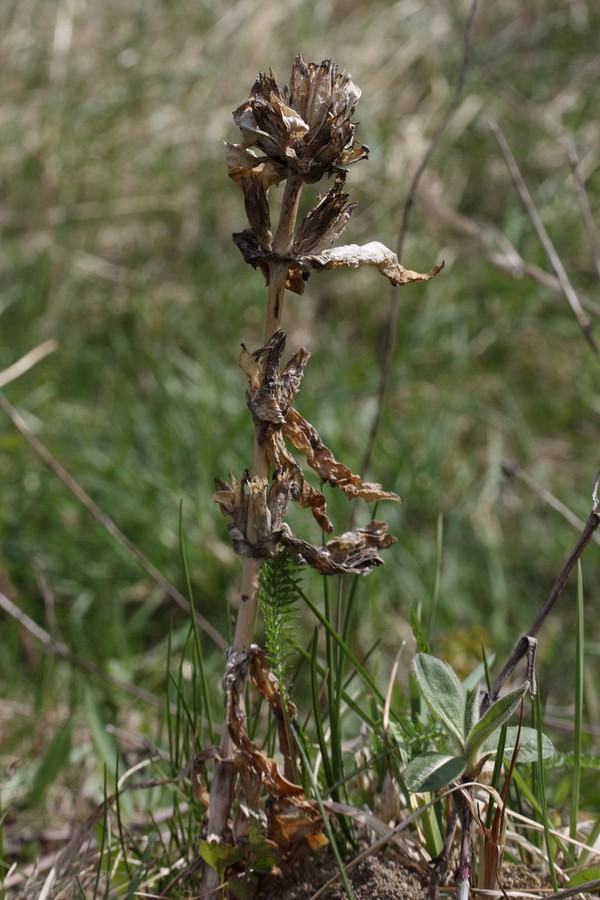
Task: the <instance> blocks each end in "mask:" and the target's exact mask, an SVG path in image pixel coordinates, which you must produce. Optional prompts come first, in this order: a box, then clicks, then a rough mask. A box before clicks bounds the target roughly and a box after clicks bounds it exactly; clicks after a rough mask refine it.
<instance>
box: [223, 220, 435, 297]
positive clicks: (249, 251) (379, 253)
mask: <svg viewBox="0 0 600 900" xmlns="http://www.w3.org/2000/svg"><path fill="white" fill-rule="evenodd" d="M233 240H234V243H235V244H236V246H237V247H238V249H239V250H240V252H241V254H242V256H243V257H244V259H245V260H246V262H247V263H250V265H252V266H253V267H254V268H256V267H257V266H258V267H259V268H261V269H262V270H263V271H264V270H265V268H266V269H268V267H269V265H270V264H271V263H287V264H288V267H289V270H290V273H291V274H290V276H289V277H290V280H292V278H293V275H294V273H296V278H298V277H301V276H302V275H304V276H306V275H307V274H309V273H310V272H322V271H325V270H327V269H339V268H349V269H357V268H359V267H360V266H373V267H374V268H376V269H378V270H379V272H381V274H382V275H384V276H385V277H386V278H387V279H388V281H389V282H390V283H391V284H392V285H394V286H396V287H400V286H401V285H404V284H411V283H413V282H421V281H429V280H430V279H431V278H434V277H435V276H436V275H437V274H438V273H439V272H440V271H441V270H442V269H443V267H444V264H443V263H441V265H438V266H434V268H433V269H431V271H429V272H425V273H422V272H413V271H412V270H411V269H405V268H404V266H403V265H402V264H401V263H400V261H399V259H398V257H397V256H396V254H395V253H394V252H393V251H392V250H389V249H388V248H387V247H386V246H385V244H381V243H380V242H379V241H371V242H370V243H369V244H364V245H363V246H359V245H358V244H347V245H346V246H344V247H332V248H330V249H328V250H322V251H320V252H319V253H312V254H298V255H287V256H285V255H281V254H277V253H273V252H270V251H265V250H264V249H263V248H262V247H261V246H260V244H259V242H258V240H257V238H256V235H255V234H254V232H253V231H252V230H251V229H249V228H247V229H246V230H245V231H242V232H239V233H238V234H234V235H233Z"/></svg>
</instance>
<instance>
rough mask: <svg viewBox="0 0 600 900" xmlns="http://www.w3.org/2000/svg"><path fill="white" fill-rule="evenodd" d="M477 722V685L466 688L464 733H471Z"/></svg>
mask: <svg viewBox="0 0 600 900" xmlns="http://www.w3.org/2000/svg"><path fill="white" fill-rule="evenodd" d="M478 722H479V685H476V686H475V687H474V688H471V690H467V702H466V705H465V734H466V735H469V734H471V731H472V730H473V728H474V727H475V726H476V725H477V723H478Z"/></svg>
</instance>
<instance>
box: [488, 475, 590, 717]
mask: <svg viewBox="0 0 600 900" xmlns="http://www.w3.org/2000/svg"><path fill="white" fill-rule="evenodd" d="M599 484H600V472H599V473H598V475H597V476H596V480H595V481H594V488H593V491H592V504H593V505H592V510H591V512H590V514H589V516H588V520H587V522H586V523H585V524H584V527H583V530H582V532H581V534H580V536H579V540H578V541H577V543H576V545H575V547H574V548H573V550H572V552H571V554H570V556H569V558H568V559H567V561H566V563H565V564H564V566H563V568H562V570H561V572H560V574H559V576H558V578H557V579H556V581H555V582H554V584H553V585H552V588H551V590H550V593H549V594H548V596H547V598H546V600H545V601H544V603H543V604H542V606H541V608H540V611H539V613H538V615H537V617H536V619H535V621H534V623H533V625H532V626H531V628H530V629H529V631H528V632H527V634H525V635H523V636H522V637H521V638H519V640H518V641H517V643H516V644H515V646H514V648H513V650H512V652H511V654H510V656H509V658H508V660H507V661H506V663H505V665H504V668H503V669H502V671H501V672H500V674H499V675H498V677H497V678H496V681H495V682H494V684H493V687H492V689H491V691H490V692H489V694H487V696H486V697H485V698H484V703H483V708H484V709H487V708H489V706H491V704H492V703H493V702H494V701H495V700H496V699H497V697H498V696H499V694H500V691H501V690H502V687H503V685H504V684H505V682H506V681H507V679H508V678H509V677H510V676H511V675H512V673H513V672H514V670H515V668H516V667H517V665H518V663H519V662H520V661H521V660H522V659H523V657H524V656H526V655H529V654H530V653H531V651H532V642H534V641H535V636H536V634H537V633H538V631H539V629H540V628H541V626H542V624H543V623H544V621H545V620H546V618H547V617H548V615H549V614H550V612H551V610H552V608H553V606H554V604H555V603H556V601H557V600H558V598H559V597H560V595H561V593H562V591H563V588H564V586H565V584H566V583H567V581H568V579H569V576H570V574H571V572H572V571H573V569H574V568H575V566H576V565H577V562H578V561H579V560H580V559H581V556H582V554H583V551H584V550H585V548H586V547H587V545H588V544H589V542H590V540H591V539H592V537H593V535H594V532H595V531H596V529H597V528H598V525H600V500H599V499H598V486H599Z"/></svg>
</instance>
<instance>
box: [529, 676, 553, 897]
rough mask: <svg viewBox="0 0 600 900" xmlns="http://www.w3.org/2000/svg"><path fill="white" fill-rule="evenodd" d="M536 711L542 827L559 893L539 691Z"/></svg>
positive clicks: (536, 698) (535, 704) (551, 869)
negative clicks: (543, 750) (549, 811)
mask: <svg viewBox="0 0 600 900" xmlns="http://www.w3.org/2000/svg"><path fill="white" fill-rule="evenodd" d="M534 709H535V724H536V728H537V735H538V762H537V770H538V788H539V801H540V807H541V813H542V825H543V826H544V841H545V844H546V853H547V854H548V870H549V873H550V880H551V881H552V887H553V888H554V891H555V892H557V891H558V879H557V877H556V869H555V867H554V846H553V841H552V835H551V834H550V828H551V824H550V819H549V817H548V804H547V797H546V778H545V770H544V757H543V755H542V737H543V735H542V704H541V701H540V692H539V689H538V692H537V694H536V695H535V699H534Z"/></svg>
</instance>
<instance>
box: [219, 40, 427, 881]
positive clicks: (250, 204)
mask: <svg viewBox="0 0 600 900" xmlns="http://www.w3.org/2000/svg"><path fill="white" fill-rule="evenodd" d="M360 95H361V92H360V89H359V88H358V87H357V85H355V84H354V82H353V81H352V79H351V77H350V76H349V75H348V74H345V73H343V72H340V71H339V70H338V67H337V66H336V65H335V64H334V63H332V62H331V60H324V61H323V62H322V63H320V64H316V63H307V62H305V60H304V59H303V57H302V56H301V55H298V56H297V57H296V59H295V60H294V63H293V67H292V74H291V79H290V84H289V87H284V88H280V87H279V86H278V84H277V81H276V79H275V74H274V73H273V71H272V70H270V71H269V73H268V74H267V73H264V72H261V73H260V74H259V75H258V77H257V79H256V82H255V84H254V86H253V88H252V90H251V93H250V97H249V99H248V100H246V101H245V102H244V103H243V104H242V105H241V106H239V107H238V109H237V110H236V111H235V112H234V114H233V118H234V121H235V123H236V125H237V126H238V127H239V129H240V131H241V136H242V140H241V142H240V143H239V144H228V145H227V166H228V173H229V177H230V178H232V179H233V180H234V181H235V183H236V184H237V185H238V186H239V187H240V188H241V190H242V192H243V195H244V204H245V209H246V215H247V218H248V224H249V227H248V228H246V229H245V230H244V231H242V232H240V233H238V234H234V236H233V239H234V242H235V244H236V245H237V247H238V248H239V250H240V251H241V253H242V255H243V257H244V259H245V261H246V262H248V263H250V265H252V266H253V267H254V268H257V269H260V271H261V272H262V274H263V276H264V278H265V282H266V286H267V291H268V293H267V310H266V322H265V335H264V343H263V346H262V347H261V348H260V349H258V350H256V351H255V352H253V353H250V352H249V351H248V350H246V348H243V350H242V355H241V360H240V364H241V367H242V369H243V371H244V373H245V375H246V377H247V379H248V386H249V387H248V394H247V402H248V408H249V410H250V412H251V414H252V418H253V421H254V456H253V463H252V470H251V472H249V471H246V472H244V474H243V475H242V476H241V477H239V478H237V477H235V476H234V475H230V477H229V481H228V482H224V481H221V480H220V479H217V480H216V484H217V491H216V493H215V495H214V499H215V501H216V502H217V503H218V504H219V505H220V507H221V510H222V512H223V513H224V514H225V515H226V516H227V517H228V518H230V520H231V522H230V526H229V529H230V533H231V539H232V542H233V546H234V549H235V550H236V552H237V553H238V554H239V555H240V556H241V557H242V558H243V573H242V581H241V589H240V605H239V612H238V619H237V624H236V631H235V637H234V641H233V646H232V647H231V648H229V649H228V651H227V666H226V672H225V677H224V681H223V685H224V693H225V699H226V703H225V721H224V725H223V729H222V735H221V743H220V747H219V749H218V752H217V751H216V750H215V751H214V755H215V756H216V760H217V761H216V763H215V770H214V775H213V784H212V789H211V793H210V805H209V811H208V818H207V829H206V834H207V837H208V842H209V843H210V842H214V841H217V842H218V841H220V840H222V839H224V838H227V837H229V836H230V835H231V831H232V829H233V832H234V839H235V837H236V833H237V834H239V833H240V821H239V820H240V818H243V815H242V809H243V808H245V809H247V808H248V807H251V806H252V805H253V804H256V803H258V802H259V794H260V791H261V790H266V792H267V793H268V794H270V796H271V798H272V803H271V804H270V811H271V812H270V815H271V822H270V833H271V834H274V835H275V840H276V842H277V841H278V840H279V850H280V851H282V850H283V841H282V834H283V831H282V829H281V827H279V826H278V825H277V817H278V816H283V817H284V818H286V817H287V819H288V821H289V815H288V814H289V812H290V807H293V808H294V811H295V813H296V816H295V823H296V824H295V829H296V833H302V834H303V835H304V836H305V843H306V846H307V848H308V849H311V848H313V847H314V846H315V842H316V845H318V843H319V842H321V841H322V840H324V838H323V836H322V834H321V826H320V825H319V824H318V822H317V820H318V819H319V816H318V814H317V815H315V808H314V807H313V806H312V805H311V804H310V803H309V802H308V801H307V800H306V798H305V796H304V793H303V791H302V789H301V788H300V787H299V786H298V785H294V784H292V783H290V782H288V781H287V780H286V779H285V778H284V777H283V776H282V775H281V774H280V773H279V771H278V768H277V765H276V763H275V762H274V761H273V760H269V759H267V758H266V757H265V756H264V754H263V753H262V752H261V751H260V750H258V748H257V747H256V746H255V745H254V744H253V743H252V742H251V741H249V739H248V736H247V734H246V732H245V730H244V727H243V713H242V711H241V695H242V687H243V684H244V682H245V680H246V678H247V677H248V675H249V674H251V677H252V680H253V682H254V683H255V684H256V686H257V687H258V689H259V690H260V691H261V692H262V693H263V696H265V698H266V699H267V701H268V702H269V703H271V704H274V705H275V706H276V705H277V704H280V703H281V692H280V690H279V688H278V686H277V684H276V680H275V679H274V677H273V675H272V674H271V673H270V671H269V668H268V665H267V662H266V657H265V656H264V654H263V653H262V651H260V650H259V649H258V648H257V647H255V646H253V645H252V639H253V633H254V626H255V620H256V612H257V585H258V577H259V571H260V567H261V564H262V562H263V561H264V560H265V559H266V558H269V557H272V556H273V555H274V554H275V552H276V551H277V548H278V547H280V546H283V547H284V548H285V549H286V550H287V552H288V553H290V554H291V555H292V556H294V557H295V558H297V559H299V560H301V561H303V562H304V563H306V564H308V565H310V566H312V567H313V568H315V569H317V570H318V571H319V572H321V573H323V574H324V575H330V574H336V573H354V574H366V573H367V572H369V571H370V570H371V568H372V567H373V566H376V565H380V564H381V562H382V560H381V557H380V555H379V551H380V550H382V549H384V548H386V547H389V546H390V545H391V544H392V543H393V542H394V541H395V538H393V537H392V536H391V535H390V534H389V533H388V527H387V525H386V524H385V523H384V522H379V521H372V522H371V523H370V524H368V525H367V526H366V527H364V528H355V529H353V530H351V531H348V532H346V533H344V534H342V535H341V536H339V537H337V538H333V539H331V540H330V541H329V542H328V543H327V544H325V546H316V545H313V544H310V543H308V542H307V541H305V540H303V539H301V538H299V537H297V536H296V535H294V533H293V532H292V530H291V529H290V527H289V525H288V524H287V523H286V521H285V516H286V511H287V508H288V504H289V503H290V501H293V502H296V503H298V504H300V506H302V507H304V508H307V509H310V510H311V512H312V515H313V516H314V518H315V520H316V521H317V523H318V524H319V526H320V527H321V529H322V530H323V531H324V532H326V533H331V532H332V531H333V524H332V522H331V520H330V518H329V516H328V513H327V504H326V500H325V496H324V494H323V492H322V491H321V490H318V489H317V488H315V487H313V486H312V485H310V484H309V482H308V481H307V480H306V479H305V477H304V473H303V470H302V467H301V466H300V464H299V463H298V462H297V460H296V459H295V457H294V455H293V454H292V452H291V450H290V449H289V446H290V445H291V447H292V448H294V449H295V450H297V451H299V452H300V453H301V454H303V455H304V456H305V457H306V462H307V464H308V466H309V467H310V468H311V469H313V471H314V472H316V473H317V475H318V476H319V478H320V479H321V482H328V483H329V484H331V485H332V486H334V487H339V488H340V489H341V490H342V491H343V492H344V493H345V494H346V496H347V497H348V498H349V499H354V498H357V497H361V498H362V499H364V500H366V501H367V502H374V501H379V500H395V501H397V500H398V499H399V498H398V497H397V496H396V494H394V493H391V492H389V491H385V490H384V489H383V488H382V487H381V485H379V484H373V483H368V482H364V481H363V480H362V479H361V478H360V476H359V475H356V474H354V473H352V471H351V470H350V469H349V468H348V467H347V466H345V465H344V464H343V463H341V462H340V461H339V460H337V459H336V458H335V456H334V454H333V453H332V452H331V450H329V448H328V447H326V446H325V444H324V443H323V442H322V440H321V438H320V437H319V434H318V432H317V430H316V429H315V428H314V427H313V426H312V425H311V424H310V423H308V422H307V421H306V420H305V419H304V418H303V417H302V416H301V415H300V413H299V412H298V411H297V410H296V409H295V408H294V406H293V402H294V399H295V395H296V393H297V391H298V388H299V386H300V382H301V380H302V377H303V375H304V371H305V368H306V364H307V362H308V358H309V353H308V351H307V350H306V349H305V348H303V347H301V348H300V349H298V350H297V351H296V352H295V353H294V354H293V355H292V357H291V359H290V360H289V361H288V362H287V363H286V364H285V365H283V366H282V365H281V359H282V356H283V353H284V349H285V344H286V334H285V333H284V332H283V331H282V330H281V321H282V314H283V307H284V296H285V292H286V290H287V291H291V292H292V293H296V294H302V293H303V291H304V288H305V285H306V282H307V281H308V279H309V276H310V275H311V274H312V273H316V272H319V271H322V270H326V269H333V268H340V267H347V268H358V267H359V266H365V265H367V266H373V267H375V268H376V269H378V270H379V271H380V272H381V274H382V275H384V276H385V277H386V278H387V279H388V281H389V282H390V283H391V284H392V285H404V284H409V283H411V282H415V281H416V282H423V281H427V280H429V279H430V278H432V277H433V276H434V275H436V274H437V272H438V271H439V269H440V268H441V267H440V266H436V267H435V268H434V269H432V270H431V271H430V272H428V273H426V274H420V273H418V272H413V271H410V270H408V269H405V268H404V266H402V265H401V263H400V262H399V260H398V258H397V256H396V254H395V253H393V252H392V251H391V250H389V249H388V248H387V247H385V246H384V245H383V244H381V243H378V242H371V243H368V244H365V245H364V246H357V245H355V244H350V245H346V246H336V245H335V244H336V241H337V240H338V238H339V237H340V235H341V233H342V231H343V230H344V228H345V226H346V225H347V223H348V221H349V219H350V217H351V215H352V213H353V212H354V209H355V207H356V204H355V203H352V202H350V198H349V194H348V193H346V192H345V191H344V185H345V181H346V176H347V171H346V166H348V165H350V164H351V163H355V162H358V161H359V160H361V159H366V157H367V156H368V148H367V147H366V146H364V145H362V144H359V143H358V142H357V141H356V140H355V138H354V131H355V127H356V126H355V124H354V122H353V121H352V117H353V114H354V112H355V109H356V105H357V103H358V100H359V97H360ZM324 177H329V178H333V184H332V186H331V187H330V188H329V190H328V191H327V192H326V193H325V194H324V195H323V196H317V198H316V202H315V204H314V206H313V207H312V208H311V209H310V211H309V212H308V213H307V214H306V215H305V216H304V218H303V219H302V221H301V222H299V223H298V222H297V218H298V209H299V201H300V195H301V191H302V189H303V187H304V185H307V184H315V183H316V182H318V181H320V180H321V179H323V178H324ZM282 182H285V188H284V194H283V199H282V203H281V211H280V215H279V222H278V224H277V228H276V230H275V232H274V233H273V229H272V223H271V211H270V206H269V200H268V191H269V189H270V188H272V187H274V186H277V185H280V184H281V183H282ZM267 684H268V685H269V686H270V687H269V690H268V691H266V690H265V685H267ZM261 685H262V686H261ZM285 752H287V753H289V752H291V749H290V748H289V747H288V748H287V749H286V751H285ZM208 755H210V754H208ZM284 755H285V753H284ZM236 781H237V791H236V792H235V794H236V797H237V799H238V806H237V810H236V816H235V819H234V823H233V826H232V825H231V824H230V821H229V816H230V810H231V806H232V802H233V799H234V791H235V785H236ZM242 801H243V802H242ZM286 827H287V828H289V827H290V826H289V824H288V825H287V826H286ZM294 843H295V842H294V841H293V842H292V844H294ZM285 852H287V851H285ZM290 852H292V851H290ZM280 855H281V854H280ZM204 887H205V888H206V889H214V888H215V887H217V883H216V873H215V871H214V870H213V869H210V868H208V869H207V871H206V873H205V880H204Z"/></svg>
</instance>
